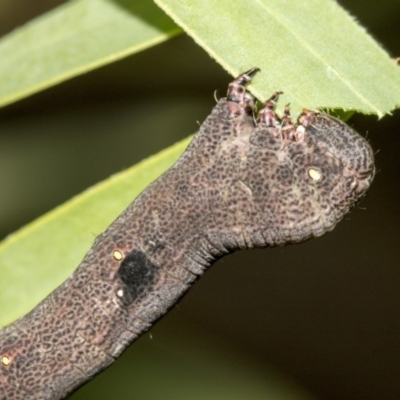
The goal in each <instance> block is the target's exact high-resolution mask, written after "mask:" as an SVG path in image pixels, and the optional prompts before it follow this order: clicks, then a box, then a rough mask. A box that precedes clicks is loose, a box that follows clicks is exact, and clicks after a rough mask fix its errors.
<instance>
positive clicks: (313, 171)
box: [308, 168, 322, 182]
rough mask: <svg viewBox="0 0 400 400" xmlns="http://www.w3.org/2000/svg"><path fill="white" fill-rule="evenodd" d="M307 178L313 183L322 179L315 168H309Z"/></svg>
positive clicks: (319, 172)
mask: <svg viewBox="0 0 400 400" xmlns="http://www.w3.org/2000/svg"><path fill="white" fill-rule="evenodd" d="M308 176H309V177H310V178H311V179H312V180H313V181H316V182H318V181H320V180H321V179H322V174H321V171H319V170H318V169H315V168H309V169H308Z"/></svg>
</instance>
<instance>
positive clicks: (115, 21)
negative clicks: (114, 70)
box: [0, 0, 181, 106]
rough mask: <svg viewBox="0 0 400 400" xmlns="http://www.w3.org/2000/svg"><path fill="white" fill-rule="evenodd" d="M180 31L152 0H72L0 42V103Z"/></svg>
mask: <svg viewBox="0 0 400 400" xmlns="http://www.w3.org/2000/svg"><path fill="white" fill-rule="evenodd" d="M180 32H181V30H180V29H179V28H178V27H177V26H176V25H175V24H174V23H173V22H172V21H171V20H170V18H168V17H167V16H166V15H165V14H164V13H163V12H162V11H161V10H160V9H159V8H158V7H156V6H155V5H154V3H153V2H152V1H151V0H135V1H129V0H115V1H111V0H110V1H107V0H76V1H71V2H68V3H66V4H64V5H63V6H60V7H58V8H56V9H55V10H53V11H52V12H49V13H48V14H45V15H43V16H41V17H39V18H37V19H35V20H33V21H31V22H30V23H28V24H26V25H25V26H23V27H22V28H19V29H17V30H15V31H14V32H12V33H10V34H9V35H7V36H5V37H4V38H2V40H1V41H0V54H1V58H0V106H4V105H6V104H9V103H12V102H14V101H16V100H19V99H21V98H23V97H26V96H28V95H31V94H33V93H35V92H38V91H40V90H43V89H45V88H48V87H50V86H52V85H55V84H57V83H60V82H62V81H64V80H66V79H69V78H72V77H74V76H76V75H79V74H82V73H84V72H87V71H90V70H92V69H95V68H98V67H100V66H102V65H105V64H108V63H111V62H114V61H116V60H118V59H120V58H123V57H126V56H128V55H130V54H133V53H137V52H139V51H141V50H144V49H146V48H149V47H151V46H154V45H156V44H158V43H160V42H163V41H165V40H167V39H169V38H171V37H173V36H175V35H177V34H179V33H180Z"/></svg>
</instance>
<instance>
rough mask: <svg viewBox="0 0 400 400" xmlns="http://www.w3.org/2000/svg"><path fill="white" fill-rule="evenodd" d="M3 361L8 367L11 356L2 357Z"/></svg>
mask: <svg viewBox="0 0 400 400" xmlns="http://www.w3.org/2000/svg"><path fill="white" fill-rule="evenodd" d="M1 363H2V364H3V365H5V366H6V367H8V366H9V365H10V364H11V358H10V357H8V356H3V357H1Z"/></svg>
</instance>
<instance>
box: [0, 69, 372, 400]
mask: <svg viewBox="0 0 400 400" xmlns="http://www.w3.org/2000/svg"><path fill="white" fill-rule="evenodd" d="M255 72H257V70H256V69H253V70H250V71H248V72H247V73H245V74H242V75H240V76H239V77H238V78H237V79H236V80H235V81H234V82H233V83H232V84H231V85H230V86H229V90H228V96H227V98H223V99H221V100H219V102H218V104H217V105H216V106H215V107H214V109H213V110H212V113H211V114H210V116H209V117H208V118H207V119H206V121H205V122H204V123H203V125H202V126H201V128H200V131H199V133H198V134H197V135H196V137H195V138H194V139H193V141H192V143H191V144H190V146H189V147H188V149H187V150H186V152H185V153H184V154H183V155H182V157H181V158H180V160H179V161H178V162H177V163H176V164H175V165H174V166H173V167H172V168H171V169H170V170H169V171H167V172H166V173H165V174H164V175H163V176H162V177H161V178H159V179H158V180H157V181H155V182H154V183H152V184H151V185H150V186H149V187H148V188H147V189H146V190H145V191H144V192H143V193H142V194H141V195H140V196H139V197H138V198H137V199H136V200H135V201H134V202H133V203H132V204H131V205H130V206H129V207H128V209H127V210H125V211H124V212H123V213H122V214H121V215H120V216H119V217H118V219H117V220H116V221H114V222H113V224H112V225H111V226H110V227H109V228H107V230H106V231H104V232H103V233H102V234H101V235H100V236H99V237H98V238H97V239H96V240H95V243H94V245H93V247H92V248H91V249H90V250H89V252H88V253H87V255H86V257H85V258H84V260H83V261H82V263H81V264H80V265H79V267H78V268H77V270H76V271H75V272H74V273H73V275H72V276H71V277H70V278H69V279H68V280H67V281H66V282H65V283H64V284H63V285H61V286H60V287H59V288H58V289H56V290H55V291H54V292H53V293H52V294H51V295H49V296H48V297H47V298H46V299H45V300H44V301H43V302H41V303H40V304H39V305H38V306H37V307H36V308H35V309H34V310H32V311H31V312H30V313H29V314H28V315H26V316H25V317H23V318H21V319H19V320H18V321H16V322H15V323H13V324H11V325H9V326H7V327H5V328H4V329H3V330H1V331H0V399H1V400H5V399H7V400H22V399H60V398H64V397H66V396H67V395H68V394H69V393H71V392H72V391H74V390H75V389H76V388H77V387H79V386H80V385H82V384H83V383H85V382H86V381H88V380H89V379H91V378H92V377H93V376H94V375H95V374H97V373H98V372H100V371H102V370H103V369H104V368H106V367H107V366H108V365H110V364H111V363H112V362H113V361H114V359H115V358H116V357H118V356H119V355H120V354H121V352H122V351H123V350H124V349H125V348H126V347H127V346H128V345H129V344H130V343H131V342H133V341H134V340H135V339H136V338H137V337H139V336H140V335H141V334H142V333H143V332H145V331H147V330H148V329H149V328H150V327H151V326H152V325H153V324H154V322H155V321H157V320H158V319H159V318H160V317H161V316H162V315H164V314H165V313H166V312H167V311H168V310H169V309H170V308H171V307H172V306H173V305H174V304H176V302H177V301H178V300H179V299H180V298H181V297H182V296H183V295H184V294H185V292H186V291H187V290H188V289H189V287H190V285H191V284H192V283H193V282H194V281H196V279H197V278H198V277H199V276H200V275H202V274H203V273H204V271H205V270H206V269H207V268H208V267H209V266H210V265H211V264H213V262H214V261H215V260H216V259H218V258H219V257H221V256H223V255H224V254H227V253H230V252H233V251H235V250H238V249H246V248H253V247H265V246H275V245H283V244H286V243H297V242H301V241H304V240H306V239H309V238H310V237H313V236H320V235H322V234H323V233H324V232H326V231H329V230H331V229H333V228H334V226H335V224H336V223H337V222H338V221H340V220H341V219H342V217H343V215H344V214H345V213H346V212H347V211H348V210H349V208H350V207H351V206H352V205H354V203H355V202H356V201H357V199H359V198H360V197H361V196H363V195H364V193H365V191H366V190H367V189H368V187H369V185H370V183H371V181H372V178H373V174H374V166H373V154H372V150H371V148H370V147H369V145H368V144H367V143H366V141H365V140H364V139H363V138H362V137H361V136H359V135H358V134H357V133H356V132H354V131H353V130H352V129H351V128H349V127H348V126H347V125H346V124H344V123H343V122H341V121H339V120H337V119H334V118H332V117H330V116H328V115H325V114H322V113H315V112H307V111H305V112H304V113H303V114H302V115H301V116H300V118H299V122H298V123H297V124H292V122H291V119H290V114H289V109H288V108H287V109H286V111H285V115H284V117H283V119H282V120H279V118H278V117H277V116H276V115H275V112H274V108H275V101H276V100H277V98H278V96H279V94H280V92H276V93H275V94H274V96H273V97H271V99H269V100H268V101H267V102H266V103H265V105H264V107H263V109H262V110H261V112H260V114H259V120H258V122H255V118H254V116H253V104H254V102H253V99H252V98H251V96H249V95H248V94H247V93H246V91H245V87H244V86H245V84H246V83H248V82H249V81H250V80H251V76H252V75H253V74H254V73H255Z"/></svg>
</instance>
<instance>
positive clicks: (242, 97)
mask: <svg viewBox="0 0 400 400" xmlns="http://www.w3.org/2000/svg"><path fill="white" fill-rule="evenodd" d="M259 71H260V68H252V69H250V70H248V71H247V72H244V73H243V74H240V75H239V76H238V77H237V78H236V79H235V80H234V81H233V82H232V83H230V84H229V87H228V92H227V94H226V98H227V100H228V118H229V119H232V118H235V117H238V116H240V115H251V114H252V113H253V111H254V99H253V96H252V95H251V94H250V93H248V92H246V85H247V84H248V83H250V82H251V80H252V78H253V76H254V75H255V74H256V73H257V72H259Z"/></svg>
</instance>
